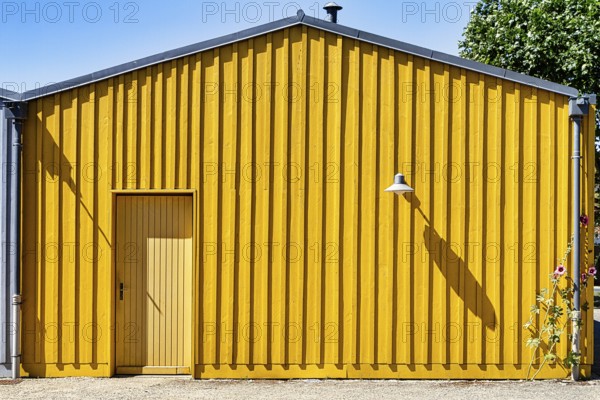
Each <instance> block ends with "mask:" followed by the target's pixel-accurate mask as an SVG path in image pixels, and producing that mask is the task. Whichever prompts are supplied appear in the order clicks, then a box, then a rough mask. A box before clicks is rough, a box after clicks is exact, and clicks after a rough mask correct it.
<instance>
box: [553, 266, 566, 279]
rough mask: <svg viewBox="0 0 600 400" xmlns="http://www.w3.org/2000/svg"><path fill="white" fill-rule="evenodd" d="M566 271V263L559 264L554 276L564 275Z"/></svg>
mask: <svg viewBox="0 0 600 400" xmlns="http://www.w3.org/2000/svg"><path fill="white" fill-rule="evenodd" d="M566 272H567V269H566V268H565V266H564V265H559V266H558V267H556V269H555V270H554V276H556V277H559V276H563V275H564V274H565V273H566Z"/></svg>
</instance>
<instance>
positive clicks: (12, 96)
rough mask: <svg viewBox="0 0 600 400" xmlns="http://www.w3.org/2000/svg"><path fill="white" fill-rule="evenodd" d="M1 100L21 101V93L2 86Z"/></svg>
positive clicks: (0, 90)
mask: <svg viewBox="0 0 600 400" xmlns="http://www.w3.org/2000/svg"><path fill="white" fill-rule="evenodd" d="M0 100H8V101H20V100H21V94H20V93H17V92H13V91H12V90H8V89H4V88H0Z"/></svg>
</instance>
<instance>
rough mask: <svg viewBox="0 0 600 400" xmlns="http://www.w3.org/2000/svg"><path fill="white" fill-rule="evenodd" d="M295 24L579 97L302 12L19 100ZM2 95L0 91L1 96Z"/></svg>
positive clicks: (566, 90)
mask: <svg viewBox="0 0 600 400" xmlns="http://www.w3.org/2000/svg"><path fill="white" fill-rule="evenodd" d="M295 25H306V26H310V27H313V28H316V29H321V30H324V31H327V32H331V33H334V34H337V35H341V36H345V37H350V38H354V39H357V40H361V41H364V42H368V43H372V44H375V45H378V46H382V47H387V48H390V49H393V50H397V51H401V52H404V53H408V54H412V55H416V56H419V57H423V58H426V59H430V60H434V61H438V62H442V63H445V64H449V65H453V66H456V67H459V68H465V69H467V70H471V71H475V72H480V73H483V74H486V75H490V76H495V77H497V78H501V79H505V80H509V81H513V82H517V83H522V84H525V85H528V86H533V87H535V88H539V89H544V90H548V91H551V92H555V93H559V94H562V95H567V96H576V95H577V94H578V90H577V89H575V88H572V87H569V86H565V85H561V84H558V83H554V82H550V81H547V80H544V79H540V78H536V77H533V76H529V75H524V74H520V73H518V72H514V71H510V70H507V69H504V68H499V67H494V66H491V65H487V64H483V63H480V62H477V61H472V60H468V59H464V58H461V57H458V56H454V55H451V54H446V53H442V52H439V51H436V50H432V49H428V48H425V47H420V46H416V45H413V44H410V43H406V42H402V41H400V40H396V39H391V38H388V37H385V36H380V35H376V34H373V33H369V32H365V31H361V30H358V29H355V28H350V27H347V26H344V25H340V24H337V23H332V22H329V21H325V20H321V19H318V18H315V17H311V16H309V15H306V13H305V12H304V11H303V10H302V9H300V10H298V12H297V13H296V15H295V16H293V17H287V18H283V19H280V20H276V21H272V22H268V23H266V24H263V25H259V26H255V27H252V28H248V29H244V30H241V31H238V32H235V33H232V34H229V35H225V36H221V37H217V38H214V39H208V40H205V41H201V42H197V43H194V44H191V45H187V46H183V47H179V48H177V49H173V50H169V51H165V52H162V53H158V54H155V55H151V56H148V57H144V58H141V59H138V60H135V61H131V62H127V63H123V64H120V65H117V66H114V67H109V68H105V69H102V70H99V71H96V72H92V73H90V74H86V75H82V76H79V77H76V78H73V79H68V80H65V81H62V82H58V83H54V84H50V85H47V86H43V87H40V88H36V89H32V90H28V91H25V92H23V93H21V94H17V95H18V98H19V100H23V101H27V100H33V99H36V98H39V97H44V96H48V95H51V94H54V93H59V92H62V91H65V90H69V89H73V88H76V87H80V86H83V85H87V84H90V83H93V82H98V81H100V80H104V79H108V78H111V77H114V76H117V75H121V74H124V73H127V72H131V71H135V70H139V69H141V68H145V67H148V66H152V65H155V64H159V63H162V62H166V61H171V60H174V59H177V58H181V57H185V56H188V55H191V54H196V53H200V52H202V51H206V50H210V49H213V48H216V47H221V46H224V45H227V44H231V43H235V42H239V41H241V40H246V39H250V38H253V37H256V36H260V35H264V34H267V33H270V32H274V31H278V30H281V29H285V28H289V27H292V26H295ZM1 95H2V93H1V92H0V96H1Z"/></svg>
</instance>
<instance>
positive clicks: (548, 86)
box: [302, 16, 579, 96]
mask: <svg viewBox="0 0 600 400" xmlns="http://www.w3.org/2000/svg"><path fill="white" fill-rule="evenodd" d="M302 23H303V24H305V25H309V26H312V27H315V28H319V29H323V30H326V31H329V32H331V33H336V34H339V35H342V36H346V37H351V38H355V39H358V40H361V41H364V42H368V43H372V44H375V45H378V46H383V47H387V48H390V49H393V50H398V51H401V52H403V53H407V54H412V55H415V56H419V57H423V58H427V59H430V60H434V61H439V62H442V63H445V64H449V65H453V66H455V67H459V68H464V69H466V70H471V71H475V72H480V73H482V74H485V75H491V76H495V77H498V78H502V79H505V80H508V81H513V82H516V83H522V84H525V85H528V86H533V87H536V88H539V89H544V90H548V91H550V92H555V93H559V94H562V95H566V96H577V94H578V93H579V92H578V90H577V89H575V88H572V87H570V86H565V85H561V84H558V83H554V82H550V81H547V80H544V79H540V78H535V77H533V76H529V75H524V74H520V73H518V72H514V71H510V70H507V69H504V68H499V67H494V66H492V65H487V64H483V63H480V62H477V61H473V60H467V59H465V58H461V57H457V56H454V55H451V54H446V53H442V52H439V51H435V50H431V49H427V48H425V47H420V46H416V45H413V44H410V43H406V42H402V41H400V40H395V39H390V38H387V37H385V36H380V35H376V34H373V33H369V32H363V31H360V30H356V29H352V28H348V27H346V26H343V25H339V24H334V23H331V22H328V21H323V20H320V19H316V18H314V17H309V16H305V17H304V19H303V20H302Z"/></svg>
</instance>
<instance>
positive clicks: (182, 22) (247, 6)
mask: <svg viewBox="0 0 600 400" xmlns="http://www.w3.org/2000/svg"><path fill="white" fill-rule="evenodd" d="M325 3H327V1H324V0H321V1H313V0H308V1H304V0H296V1H287V0H283V1H281V0H280V1H277V0H256V1H230V0H215V1H188V0H180V1H173V2H165V1H160V2H159V1H155V0H137V1H127V0H122V1H116V0H109V1H87V0H83V1H69V0H59V1H4V0H3V1H2V2H0V27H1V28H0V34H1V36H2V41H0V49H1V51H2V55H3V57H2V62H0V82H1V83H2V87H4V88H6V89H10V90H15V89H18V91H25V90H30V89H35V88H36V87H39V86H40V85H46V84H49V83H52V82H59V81H63V80H65V79H70V78H74V77H77V76H79V75H83V74H86V73H90V72H94V71H97V70H100V69H103V68H107V67H112V66H115V65H118V64H120V63H123V62H127V61H132V60H135V59H138V58H141V57H145V56H148V55H152V54H156V53H160V52H162V51H166V50H171V49H174V48H177V47H181V46H185V45H188V44H191V43H196V42H199V41H202V40H206V39H210V38H214V37H217V36H221V35H225V34H228V33H232V32H236V31H239V30H241V29H244V28H248V27H251V26H256V25H260V24H264V23H267V22H269V21H272V20H277V19H281V18H282V17H285V16H291V15H295V14H296V11H297V10H298V8H302V9H303V10H304V11H305V13H306V14H307V15H310V16H316V17H319V18H324V17H325V11H324V10H323V9H322V7H323V5H324V4H325ZM337 3H338V4H340V5H341V6H343V7H344V9H343V10H342V11H341V13H340V15H339V19H340V21H339V22H340V23H341V24H343V25H348V26H351V27H354V28H357V29H361V30H364V31H368V32H372V33H377V34H381V35H384V36H388V37H391V38H394V39H398V40H402V41H406V42H409V43H413V44H417V45H420V46H424V47H428V48H431V49H435V50H439V51H443V52H446V53H450V54H457V53H458V45H457V43H458V41H459V40H460V38H461V35H462V31H463V29H464V27H465V26H466V24H467V22H468V19H469V14H470V10H471V8H473V7H474V5H475V3H476V1H475V0H472V1H468V0H467V1H463V0H456V1H452V0H440V1H430V0H428V1H418V0H415V1H393V0H387V1H383V0H371V1H357V0H354V1H350V0H339V1H337Z"/></svg>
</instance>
